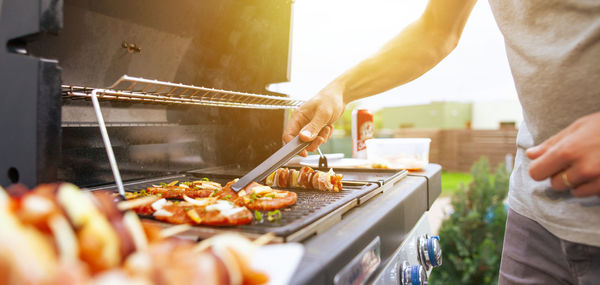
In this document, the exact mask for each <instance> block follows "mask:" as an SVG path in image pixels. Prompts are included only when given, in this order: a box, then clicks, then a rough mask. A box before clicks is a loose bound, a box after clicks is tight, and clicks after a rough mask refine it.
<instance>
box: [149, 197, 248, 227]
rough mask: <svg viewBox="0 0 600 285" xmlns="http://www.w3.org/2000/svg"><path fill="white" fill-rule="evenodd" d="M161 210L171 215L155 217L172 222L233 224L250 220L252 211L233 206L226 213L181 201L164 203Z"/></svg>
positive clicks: (240, 223) (242, 223)
mask: <svg viewBox="0 0 600 285" xmlns="http://www.w3.org/2000/svg"><path fill="white" fill-rule="evenodd" d="M162 210H164V211H167V212H169V213H171V214H172V215H164V216H163V215H161V216H155V218H156V219H157V220H160V221H165V222H168V223H172V224H192V225H194V224H196V225H209V226H235V225H244V224H247V223H250V222H252V213H251V212H250V211H249V210H248V209H246V208H244V207H235V208H233V209H232V210H231V211H230V214H228V213H227V212H226V211H220V210H212V211H208V210H207V207H202V206H194V205H190V204H187V203H183V202H182V203H179V205H175V204H169V205H165V206H164V207H163V208H162ZM193 211H195V213H196V214H197V215H198V217H199V219H194V217H193V216H194V215H192V214H190V213H194V212H193Z"/></svg>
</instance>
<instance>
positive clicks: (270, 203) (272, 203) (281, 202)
mask: <svg viewBox="0 0 600 285" xmlns="http://www.w3.org/2000/svg"><path fill="white" fill-rule="evenodd" d="M273 193H279V194H281V196H282V197H268V198H270V199H263V198H260V197H259V198H256V199H249V198H247V197H240V198H238V199H237V200H236V204H239V205H244V206H245V207H246V208H248V209H250V210H261V211H272V210H277V209H281V208H283V207H286V206H290V205H294V204H296V200H297V199H298V194H296V193H294V192H291V191H283V190H273ZM275 195H277V194H275ZM284 195H285V196H284Z"/></svg>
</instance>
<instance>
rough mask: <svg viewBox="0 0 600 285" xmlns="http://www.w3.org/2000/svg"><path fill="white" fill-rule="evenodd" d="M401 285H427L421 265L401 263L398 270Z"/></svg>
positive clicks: (425, 275)
mask: <svg viewBox="0 0 600 285" xmlns="http://www.w3.org/2000/svg"><path fill="white" fill-rule="evenodd" d="M400 274H401V275H402V276H400V284H401V285H427V284H428V282H427V272H426V271H425V269H423V266H421V265H410V264H408V262H407V261H404V262H403V263H402V268H401V270H400Z"/></svg>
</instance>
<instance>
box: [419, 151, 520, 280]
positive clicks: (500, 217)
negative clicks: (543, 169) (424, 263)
mask: <svg viewBox="0 0 600 285" xmlns="http://www.w3.org/2000/svg"><path fill="white" fill-rule="evenodd" d="M471 173H472V176H473V180H472V182H471V183H470V185H469V187H468V189H465V186H464V185H462V186H461V187H462V188H463V189H462V190H461V191H458V192H457V193H456V194H455V195H454V196H453V197H452V207H453V208H454V212H453V213H452V215H450V218H449V219H447V220H445V221H444V222H443V223H442V226H441V228H440V231H439V235H440V236H441V241H440V245H441V247H442V250H443V263H442V266H441V267H439V268H436V269H435V270H433V272H432V274H431V277H430V284H497V283H498V270H499V269H500V257H501V255H502V241H503V238H504V227H505V223H506V206H505V205H504V203H503V201H504V199H505V198H506V194H507V192H508V176H509V174H508V172H507V171H506V168H505V166H504V165H502V164H501V165H499V166H498V167H496V171H495V173H492V172H491V171H490V165H489V163H488V161H487V159H485V158H482V159H481V160H480V161H478V162H476V163H475V164H473V167H472V168H471Z"/></svg>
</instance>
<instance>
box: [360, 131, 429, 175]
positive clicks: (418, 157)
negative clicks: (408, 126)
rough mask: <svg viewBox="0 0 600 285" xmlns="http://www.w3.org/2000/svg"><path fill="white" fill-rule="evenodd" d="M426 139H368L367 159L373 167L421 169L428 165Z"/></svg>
mask: <svg viewBox="0 0 600 285" xmlns="http://www.w3.org/2000/svg"><path fill="white" fill-rule="evenodd" d="M430 143H431V139H428V138H394V139H370V140H367V141H366V144H367V159H368V160H369V161H370V162H371V163H372V165H373V166H374V167H380V168H394V169H411V170H417V169H422V168H425V166H427V164H428V163H429V144H430Z"/></svg>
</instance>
